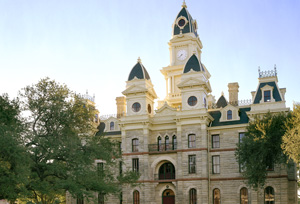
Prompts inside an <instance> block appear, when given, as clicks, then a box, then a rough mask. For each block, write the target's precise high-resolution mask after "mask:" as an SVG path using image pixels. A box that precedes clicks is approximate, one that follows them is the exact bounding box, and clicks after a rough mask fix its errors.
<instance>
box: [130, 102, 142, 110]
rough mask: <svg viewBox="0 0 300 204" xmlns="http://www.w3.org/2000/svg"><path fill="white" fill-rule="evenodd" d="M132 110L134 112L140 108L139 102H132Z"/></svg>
mask: <svg viewBox="0 0 300 204" xmlns="http://www.w3.org/2000/svg"><path fill="white" fill-rule="evenodd" d="M132 110H133V111H134V112H139V111H140V110H141V104H140V103H138V102H135V103H134V104H132Z"/></svg>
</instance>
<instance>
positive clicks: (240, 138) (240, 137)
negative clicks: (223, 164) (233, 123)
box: [239, 132, 245, 143]
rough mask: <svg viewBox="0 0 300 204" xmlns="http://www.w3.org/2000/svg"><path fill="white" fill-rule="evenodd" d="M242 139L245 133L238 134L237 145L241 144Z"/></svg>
mask: <svg viewBox="0 0 300 204" xmlns="http://www.w3.org/2000/svg"><path fill="white" fill-rule="evenodd" d="M244 137H245V133H244V132H240V133H239V143H241V142H242V141H243V138H244Z"/></svg>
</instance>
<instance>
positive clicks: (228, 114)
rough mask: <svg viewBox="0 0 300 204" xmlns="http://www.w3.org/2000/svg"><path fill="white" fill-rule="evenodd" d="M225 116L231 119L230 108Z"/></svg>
mask: <svg viewBox="0 0 300 204" xmlns="http://www.w3.org/2000/svg"><path fill="white" fill-rule="evenodd" d="M226 116H227V120H232V110H228V111H227V114H226Z"/></svg>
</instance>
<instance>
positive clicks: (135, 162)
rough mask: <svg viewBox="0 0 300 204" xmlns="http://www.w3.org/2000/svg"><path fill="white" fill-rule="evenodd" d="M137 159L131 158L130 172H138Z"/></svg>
mask: <svg viewBox="0 0 300 204" xmlns="http://www.w3.org/2000/svg"><path fill="white" fill-rule="evenodd" d="M139 166H140V164H139V158H132V171H133V172H136V173H138V172H139V168H140V167H139Z"/></svg>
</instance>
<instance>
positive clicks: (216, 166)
mask: <svg viewBox="0 0 300 204" xmlns="http://www.w3.org/2000/svg"><path fill="white" fill-rule="evenodd" d="M212 164H213V166H212V167H213V168H212V170H213V174H219V173H220V156H213V157H212Z"/></svg>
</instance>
